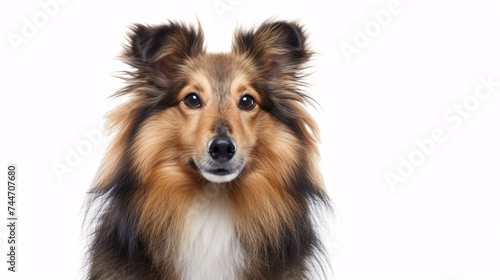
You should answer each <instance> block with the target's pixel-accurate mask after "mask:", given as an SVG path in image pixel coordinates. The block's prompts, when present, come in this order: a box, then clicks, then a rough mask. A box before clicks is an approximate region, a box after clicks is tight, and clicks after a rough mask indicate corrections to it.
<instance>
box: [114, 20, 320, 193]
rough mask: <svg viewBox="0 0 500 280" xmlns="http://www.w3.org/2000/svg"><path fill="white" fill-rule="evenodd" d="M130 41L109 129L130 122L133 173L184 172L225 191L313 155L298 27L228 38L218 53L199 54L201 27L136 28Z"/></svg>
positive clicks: (280, 25)
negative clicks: (228, 46)
mask: <svg viewBox="0 0 500 280" xmlns="http://www.w3.org/2000/svg"><path fill="white" fill-rule="evenodd" d="M129 41H130V42H129V46H128V47H127V48H126V51H125V52H124V54H123V57H124V61H125V62H127V63H128V64H129V65H130V66H132V68H133V71H130V72H129V73H128V74H130V75H131V76H132V81H131V82H130V83H129V85H128V87H126V88H125V89H124V90H123V91H122V93H126V94H130V95H131V100H130V102H128V103H127V104H125V105H124V106H123V107H122V108H121V110H120V112H119V113H117V114H116V115H115V122H124V120H123V119H130V121H128V124H127V125H126V126H127V127H128V128H127V131H126V133H127V134H128V136H127V137H128V139H129V140H128V141H132V144H131V145H130V146H132V147H133V149H132V150H131V151H129V152H130V153H132V154H133V155H134V158H135V162H136V163H137V164H138V165H141V167H142V168H139V169H140V170H151V169H153V168H158V166H160V165H161V166H168V168H170V169H178V170H181V169H182V168H183V167H182V166H178V165H179V164H183V165H184V167H188V169H189V170H191V171H192V172H198V173H199V174H201V176H202V177H203V178H205V179H206V180H208V181H211V182H215V183H224V182H229V181H231V180H234V179H235V178H237V177H238V176H239V175H240V174H242V172H244V170H246V169H252V168H260V169H266V168H270V169H269V170H274V168H271V167H272V166H286V168H294V166H298V164H299V162H300V161H301V160H302V158H301V157H302V155H301V154H303V153H308V152H309V151H310V150H309V149H310V148H307V149H304V148H303V147H302V146H309V147H311V146H314V133H315V130H316V128H315V124H314V122H313V121H312V120H311V119H310V117H309V116H308V115H307V114H305V113H304V108H303V105H304V102H305V101H306V99H307V96H306V95H305V94H303V93H302V92H301V91H300V87H301V85H302V84H301V75H302V74H301V72H302V70H303V69H304V66H305V65H306V63H307V61H308V60H309V59H310V57H311V52H310V51H309V50H308V48H307V44H306V36H305V34H304V32H303V30H302V28H301V26H299V25H298V24H296V23H293V22H285V21H275V22H266V23H264V24H262V25H261V26H260V27H259V28H257V29H256V30H253V31H249V32H243V31H237V32H236V33H235V37H234V41H233V48H232V52H230V53H224V54H218V53H216V54H212V53H207V52H206V51H205V49H204V43H203V33H202V30H201V27H197V28H195V27H191V26H186V25H183V24H179V23H173V22H170V23H169V24H166V25H159V26H145V25H135V26H134V27H133V28H132V32H131V34H130V40H129ZM130 116H133V117H130ZM123 141H126V140H123ZM257 159H258V160H257ZM184 170H186V169H184ZM279 170H283V167H282V168H281V169H279ZM287 171H289V170H283V172H287Z"/></svg>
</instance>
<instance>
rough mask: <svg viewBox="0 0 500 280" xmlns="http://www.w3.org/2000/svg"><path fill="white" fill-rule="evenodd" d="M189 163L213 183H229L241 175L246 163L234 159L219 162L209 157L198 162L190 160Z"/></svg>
mask: <svg viewBox="0 0 500 280" xmlns="http://www.w3.org/2000/svg"><path fill="white" fill-rule="evenodd" d="M189 165H190V166H191V167H192V168H193V169H194V170H196V171H197V172H198V173H200V175H201V176H202V177H203V178H205V179H207V180H208V181H210V182H213V183H227V182H229V181H232V180H234V179H236V178H237V177H238V175H240V173H241V171H242V170H243V168H244V167H245V163H244V162H242V161H238V160H236V159H233V160H232V161H230V162H227V163H223V164H221V163H217V162H213V161H211V160H209V159H206V158H204V159H202V160H201V161H200V162H199V163H197V162H196V161H195V160H194V159H191V160H190V161H189Z"/></svg>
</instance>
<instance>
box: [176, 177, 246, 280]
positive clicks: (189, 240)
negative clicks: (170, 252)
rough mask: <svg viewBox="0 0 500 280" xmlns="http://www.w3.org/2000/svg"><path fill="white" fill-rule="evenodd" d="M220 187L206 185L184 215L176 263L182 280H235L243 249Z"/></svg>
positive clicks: (227, 202) (239, 269)
mask: <svg viewBox="0 0 500 280" xmlns="http://www.w3.org/2000/svg"><path fill="white" fill-rule="evenodd" d="M223 187H224V186H219V185H212V186H207V187H206V188H205V189H204V192H203V193H202V194H199V196H198V197H197V199H195V200H194V201H193V203H192V205H191V207H190V209H189V212H188V213H187V215H186V220H185V226H184V231H183V233H184V234H183V237H182V239H181V244H180V255H181V258H180V261H179V264H178V265H179V267H178V269H179V271H180V275H181V279H182V280H212V279H213V280H230V279H239V275H240V273H241V269H242V267H243V258H244V256H243V250H242V248H241V244H240V242H239V240H238V238H237V235H236V230H235V227H234V223H233V220H232V218H231V210H230V208H229V201H228V198H227V195H226V194H224V193H221V192H222V191H221V189H220V188H223ZM207 277H208V278H207Z"/></svg>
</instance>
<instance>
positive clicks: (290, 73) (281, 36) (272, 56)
mask: <svg viewBox="0 0 500 280" xmlns="http://www.w3.org/2000/svg"><path fill="white" fill-rule="evenodd" d="M233 52H234V53H236V54H244V55H247V56H249V57H250V58H252V59H254V60H255V61H256V62H257V64H258V65H259V67H261V68H262V69H261V70H263V71H264V73H265V74H266V78H267V79H268V80H270V81H273V80H276V79H283V78H285V79H287V78H288V79H294V78H297V74H298V73H299V72H300V71H301V70H302V69H303V68H304V65H305V63H306V62H307V61H308V60H309V59H310V58H311V56H312V52H311V51H310V50H309V49H308V47H307V44H306V35H305V33H304V31H303V30H302V27H301V26H300V25H299V24H297V23H295V22H287V21H274V22H265V23H264V24H262V25H261V26H260V27H259V28H258V29H257V30H254V31H249V32H242V31H237V32H236V34H235V37H234V41H233Z"/></svg>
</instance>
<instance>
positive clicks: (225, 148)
mask: <svg viewBox="0 0 500 280" xmlns="http://www.w3.org/2000/svg"><path fill="white" fill-rule="evenodd" d="M208 153H209V154H210V156H211V157H212V158H213V159H214V160H216V161H217V162H220V163H224V162H226V161H229V160H230V159H232V158H233V156H234V154H235V153H236V146H235V145H234V141H233V139H231V138H230V137H228V136H215V137H214V138H212V139H211V140H210V142H209V145H208Z"/></svg>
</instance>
